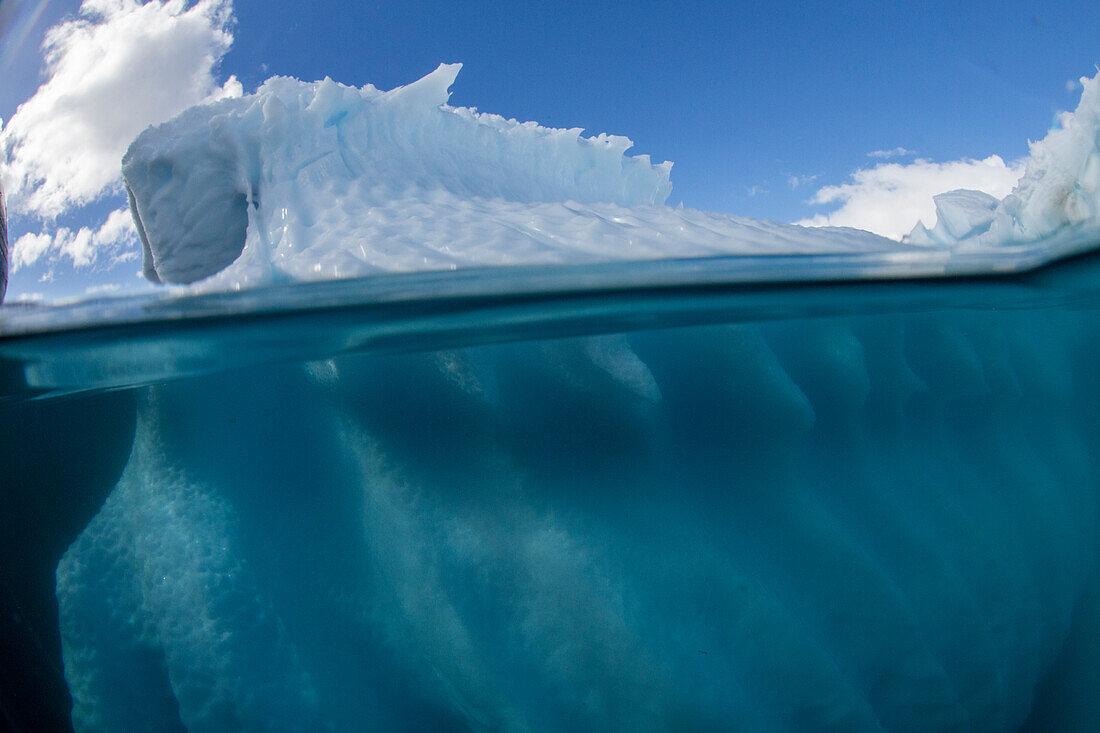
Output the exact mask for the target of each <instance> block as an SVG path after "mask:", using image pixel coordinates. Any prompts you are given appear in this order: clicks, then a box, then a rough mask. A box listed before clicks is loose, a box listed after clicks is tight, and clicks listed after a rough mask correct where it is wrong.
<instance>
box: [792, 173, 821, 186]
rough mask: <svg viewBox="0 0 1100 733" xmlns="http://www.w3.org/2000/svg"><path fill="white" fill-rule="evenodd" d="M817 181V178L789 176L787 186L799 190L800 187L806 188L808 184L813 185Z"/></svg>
mask: <svg viewBox="0 0 1100 733" xmlns="http://www.w3.org/2000/svg"><path fill="white" fill-rule="evenodd" d="M816 180H817V176H810V175H806V176H787V185H788V186H790V187H791V188H798V187H799V186H805V185H806V184H807V183H813V182H814V181H816Z"/></svg>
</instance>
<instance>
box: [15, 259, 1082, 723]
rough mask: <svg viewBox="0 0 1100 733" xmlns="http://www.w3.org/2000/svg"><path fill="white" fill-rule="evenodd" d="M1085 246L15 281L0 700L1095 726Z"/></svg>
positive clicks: (384, 713)
mask: <svg viewBox="0 0 1100 733" xmlns="http://www.w3.org/2000/svg"><path fill="white" fill-rule="evenodd" d="M574 274H575V273H574ZM1098 275H1100V258H1098V257H1097V256H1086V257H1083V258H1078V259H1076V260H1074V261H1072V262H1067V263H1062V264H1059V265H1056V266H1052V267H1047V268H1045V269H1042V270H1039V271H1037V272H1033V273H1030V274H1020V275H1014V276H1006V277H986V278H958V279H943V280H923V281H922V280H913V281H907V280H895V281H888V282H880V281H874V280H871V281H864V282H816V283H815V282H804V283H786V284H784V283H773V284H766V283H758V284H752V283H741V284H733V285H719V284H714V283H705V282H696V283H695V284H690V285H684V284H681V285H677V284H676V282H675V281H671V282H665V283H661V284H660V285H659V286H656V287H635V286H629V283H628V284H627V285H626V286H623V285H622V283H624V282H627V280H625V279H623V278H620V279H619V281H618V282H619V283H620V286H619V287H586V288H572V289H571V288H567V287H548V286H546V283H547V282H558V281H556V280H554V279H553V278H550V280H543V281H540V282H542V285H541V286H535V287H532V286H531V282H532V281H531V279H530V273H527V274H525V275H524V276H523V277H524V278H526V279H524V280H512V281H509V276H508V275H507V274H500V273H497V274H495V275H493V276H492V278H490V279H479V277H480V276H479V275H477V274H476V273H475V274H473V275H468V276H462V277H466V278H467V280H466V281H465V283H466V284H465V285H464V286H463V287H458V288H455V287H453V286H452V285H448V284H447V283H453V282H454V280H447V279H446V278H445V277H442V276H440V277H437V276H432V275H429V276H427V277H426V279H425V277H420V278H417V277H404V278H402V277H400V276H396V277H395V276H384V277H381V278H375V279H367V280H363V281H350V282H345V283H337V284H315V285H297V286H283V287H281V288H276V289H274V290H268V291H261V292H260V293H258V294H257V293H255V292H253V293H241V294H226V295H220V296H209V297H194V298H184V299H170V300H168V301H156V302H153V301H141V300H139V301H100V302H96V303H91V304H78V305H76V306H71V307H69V308H53V309H50V308H45V309H43V308H34V307H29V306H22V307H21V306H5V310H4V311H3V312H2V316H3V329H4V332H5V334H6V335H5V337H4V338H3V340H0V385H2V390H0V455H2V460H0V468H2V471H3V474H2V475H3V483H2V485H0V593H2V595H0V601H2V606H0V643H2V644H3V649H2V653H3V656H2V658H3V659H4V660H5V662H4V664H3V665H0V694H2V696H0V712H2V713H3V717H2V720H3V722H4V723H6V724H8V725H9V726H11V727H16V728H22V729H26V730H45V729H64V728H67V727H69V726H75V727H76V728H77V729H80V730H141V729H151V730H173V729H190V730H243V729H250V730H277V729H284V730H329V729H335V730H368V729H372V730H373V729H377V730H390V729H396V730H401V729H421V730H423V729H431V730H467V729H491V730H496V729H501V730H607V729H618V730H648V729H657V730H670V729H675V730H681V729H709V730H731V729H733V730H749V731H775V730H791V731H805V730H829V729H833V730H949V729H950V730H958V729H969V730H990V731H992V730H1016V729H1019V728H1020V727H1021V726H1025V727H1028V728H1030V729H1033V730H1091V729H1094V726H1095V723H1096V711H1095V710H1094V704H1093V702H1092V701H1093V699H1094V695H1093V694H1092V692H1093V691H1094V690H1095V686H1096V683H1097V681H1098V680H1100V636H1098V634H1100V607H1098V604H1097V600H1096V596H1095V590H1096V588H1095V576H1094V565H1095V557H1096V545H1097V531H1096V530H1097V510H1098V508H1097V488H1098V485H1097V456H1098V455H1100V453H1098V451H1097V449H1098V447H1100V418H1098V417H1097V415H1098V414H1100V379H1098V378H1097V368H1096V353H1097V351H1096V344H1097V341H1098V338H1097V337H1098V334H1100V320H1098V314H1097V309H1098V307H1100V285H1097V283H1100V277H1098ZM612 280H614V278H612ZM563 282H564V281H563ZM523 283H527V286H526V287H521V286H520V285H522V284H523Z"/></svg>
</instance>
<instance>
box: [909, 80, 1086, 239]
mask: <svg viewBox="0 0 1100 733" xmlns="http://www.w3.org/2000/svg"><path fill="white" fill-rule="evenodd" d="M1081 86H1082V89H1083V91H1082V92H1081V101H1080V102H1079V103H1078V105H1077V109H1076V110H1074V111H1073V112H1066V113H1063V114H1062V115H1061V118H1060V126H1059V127H1057V128H1056V129H1053V130H1051V131H1050V132H1049V133H1047V136H1046V137H1045V138H1043V139H1042V140H1040V141H1039V142H1035V143H1032V144H1031V154H1030V156H1029V157H1028V160H1027V168H1026V170H1025V171H1024V175H1023V177H1022V178H1021V179H1020V181H1019V183H1017V184H1016V187H1015V188H1014V189H1013V191H1012V193H1010V194H1009V195H1008V196H1006V197H1005V198H1004V199H1003V200H1002V201H999V202H994V201H990V200H989V199H990V197H989V196H987V195H986V194H983V193H981V192H979V191H952V192H950V193H947V194H942V195H941V196H937V197H935V200H936V213H937V216H938V221H937V223H936V225H935V226H934V227H933V228H932V229H931V230H928V229H927V228H926V227H925V226H924V224H923V223H918V224H917V226H916V227H915V228H914V229H913V231H912V232H911V233H910V234H909V236H908V237H907V241H909V242H910V243H913V244H940V245H952V246H961V247H987V246H1004V245H1012V244H1019V243H1026V242H1035V241H1039V240H1042V239H1044V238H1047V237H1051V236H1053V235H1055V234H1057V233H1059V232H1061V231H1065V230H1067V229H1070V228H1073V227H1078V226H1081V225H1093V226H1095V225H1097V224H1098V223H1100V74H1097V75H1096V76H1094V77H1092V78H1091V79H1090V78H1087V77H1084V78H1082V79H1081ZM994 203H996V205H995V206H994V205H993V204H994Z"/></svg>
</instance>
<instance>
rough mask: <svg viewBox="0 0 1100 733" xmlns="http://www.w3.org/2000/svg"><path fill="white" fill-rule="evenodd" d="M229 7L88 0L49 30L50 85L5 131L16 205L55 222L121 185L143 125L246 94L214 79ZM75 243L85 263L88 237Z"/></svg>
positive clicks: (211, 1)
mask: <svg viewBox="0 0 1100 733" xmlns="http://www.w3.org/2000/svg"><path fill="white" fill-rule="evenodd" d="M231 13H232V0H198V1H197V2H194V3H188V2H186V0H151V2H148V3H146V4H140V3H138V2H137V0H84V2H83V3H82V4H81V6H80V11H79V14H78V16H77V17H76V18H75V19H69V20H66V21H65V22H63V23H61V24H59V25H57V26H54V27H53V28H51V29H50V30H49V31H47V33H46V39H45V41H44V43H43V51H44V53H45V76H46V81H45V82H44V83H43V84H42V86H40V87H39V88H38V90H37V91H36V92H35V94H34V95H33V96H32V97H31V98H30V99H28V100H27V101H26V102H24V103H23V104H22V105H20V106H19V109H18V110H17V111H16V112H15V114H14V115H12V117H11V119H10V120H8V122H7V125H6V126H5V127H4V128H3V129H2V130H0V177H2V178H3V180H4V185H5V188H6V191H7V193H8V205H9V207H10V208H11V209H12V211H14V212H17V213H22V214H29V215H34V216H37V217H40V218H42V219H46V220H50V219H53V218H55V217H57V216H58V215H60V214H62V213H64V212H65V211H66V210H68V209H69V208H71V207H73V206H78V205H82V204H86V203H89V202H91V201H93V200H95V199H96V198H97V197H99V196H100V195H102V194H104V193H106V192H108V191H112V190H118V186H119V180H120V173H119V168H120V165H121V159H122V155H123V153H124V152H125V151H126V147H127V146H128V145H129V143H130V141H131V140H133V139H134V137H136V136H137V134H138V133H139V132H141V131H142V130H143V129H144V128H145V127H147V126H149V125H151V124H156V123H159V122H163V121H165V120H168V119H170V118H171V117H173V116H174V115H176V114H177V113H179V112H181V111H183V110H184V109H186V108H187V107H189V106H191V105H194V104H198V103H201V102H203V101H208V100H212V99H216V98H219V97H224V96H239V95H240V94H241V85H240V83H239V82H238V81H237V80H236V78H234V77H230V78H229V80H228V81H226V82H225V83H224V84H222V85H219V84H218V83H217V81H216V80H215V77H214V71H215V68H216V66H217V64H218V62H219V61H220V60H221V58H222V56H224V55H225V53H226V51H228V50H229V46H230V44H231V43H232V42H233V36H232V34H231V33H230V30H229V29H230V25H231V23H232V15H231ZM20 241H22V239H21V240H20ZM70 244H71V246H70V248H69V250H66V251H65V253H66V254H69V255H70V256H72V257H73V259H74V262H75V261H78V260H83V259H87V257H86V253H85V252H84V250H83V249H82V247H83V246H84V244H83V243H82V242H77V241H76V240H74V241H73V242H71V243H70ZM25 251H28V252H29V251H31V249H30V247H29V246H28V248H27V249H26V250H25Z"/></svg>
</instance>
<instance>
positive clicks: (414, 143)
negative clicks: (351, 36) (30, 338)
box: [123, 64, 904, 289]
mask: <svg viewBox="0 0 1100 733" xmlns="http://www.w3.org/2000/svg"><path fill="white" fill-rule="evenodd" d="M459 68H460V64H443V65H441V66H440V67H439V68H438V69H436V70H435V71H433V72H432V73H430V74H428V75H427V76H425V77H424V78H422V79H420V80H419V81H416V82H414V83H412V84H409V85H407V86H404V87H399V88H397V89H394V90H391V91H388V92H381V91H379V90H377V89H375V88H374V87H373V86H371V85H367V86H365V87H363V88H360V89H357V88H353V87H348V86H344V85H342V84H338V83H336V82H334V81H332V80H330V79H326V80H324V81H321V82H316V83H303V82H300V81H297V80H294V79H289V78H282V77H277V78H273V79H270V80H268V81H267V82H266V83H264V84H263V85H262V86H261V87H260V88H259V89H258V90H257V92H256V93H255V94H252V95H248V96H245V97H243V98H240V99H232V100H223V101H221V102H217V103H214V104H211V105H207V106H201V107H196V108H193V109H191V110H188V111H186V112H184V113H183V114H182V115H180V116H179V117H177V118H175V119H174V120H172V121H170V122H168V123H165V124H163V125H160V126H158V127H155V128H150V129H149V130H146V131H145V132H143V133H142V134H141V135H140V136H139V137H138V138H137V139H136V140H135V141H134V143H133V144H132V145H131V147H130V149H129V150H128V151H127V153H126V156H125V158H124V159H123V176H124V178H125V181H126V187H127V190H128V191H129V194H130V209H131V212H132V213H133V216H134V220H135V222H136V223H137V227H138V231H139V234H140V236H141V240H142V243H143V247H144V254H145V256H144V271H145V274H146V276H148V277H149V278H150V279H153V280H161V281H165V282H171V283H190V282H194V281H196V280H200V279H202V278H206V277H208V276H211V275H214V274H215V273H220V274H219V275H218V277H217V278H215V279H213V280H211V281H209V282H207V283H206V284H205V287H206V288H208V289H234V288H238V287H242V286H251V285H257V284H264V283H270V282H278V281H284V280H292V281H293V280H318V279H332V278H343V277H352V276H359V275H366V274H372V273H378V272H396V271H416V270H446V269H453V268H457V267H464V266H470V265H508V264H550V263H587V262H607V261H615V260H644V259H658V258H666V257H689V256H706V255H718V254H738V253H740V254H752V253H769V252H784V253H792V252H856V251H881V250H896V249H899V248H903V249H904V247H903V246H901V245H898V244H897V243H896V242H891V241H890V240H887V239H884V238H882V237H878V236H876V235H873V234H870V233H868V232H861V231H856V230H843V229H832V230H821V229H806V228H802V227H797V226H793V225H788V224H780V223H777V222H768V221H755V220H752V219H746V218H743V217H735V216H727V215H722V214H712V213H706V212H702V211H696V210H691V209H679V208H672V207H669V206H665V205H664V202H665V200H666V199H667V198H668V195H669V193H670V191H671V188H672V186H671V183H670V180H669V173H670V170H671V167H672V164H671V163H667V162H666V163H661V164H659V165H654V164H652V163H651V162H650V160H649V157H648V156H646V155H638V156H633V157H631V156H628V155H625V152H626V151H627V150H628V149H629V148H630V147H631V145H632V143H631V141H630V140H628V139H627V138H625V137H620V136H616V135H605V134H601V135H598V136H595V137H584V136H582V134H581V133H582V130H580V129H568V130H564V129H551V128H546V127H541V126H539V125H537V124H535V123H533V122H526V123H518V122H516V121H514V120H506V119H504V118H502V117H500V116H498V115H492V114H483V113H479V112H476V111H475V110H472V109H467V108H462V107H451V106H448V105H447V99H448V97H449V92H448V89H449V88H450V86H451V84H452V83H453V82H454V80H455V77H456V75H457V73H458V71H459Z"/></svg>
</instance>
